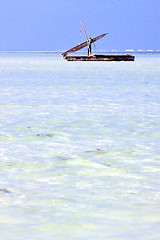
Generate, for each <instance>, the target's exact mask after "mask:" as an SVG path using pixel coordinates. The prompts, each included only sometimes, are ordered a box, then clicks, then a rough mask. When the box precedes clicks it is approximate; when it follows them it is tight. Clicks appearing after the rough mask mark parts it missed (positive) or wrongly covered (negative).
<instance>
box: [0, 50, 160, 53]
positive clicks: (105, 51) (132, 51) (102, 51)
mask: <svg viewBox="0 0 160 240" xmlns="http://www.w3.org/2000/svg"><path fill="white" fill-rule="evenodd" d="M63 52H64V51H59V50H58V51H0V53H18V54H21V53H28V54H30V53H33V54H34V53H36V54H57V53H58V54H61V53H63ZM79 52H80V53H87V51H79ZM94 53H141V54H142V53H144V54H146V53H147V54H152V53H154V54H155V53H160V50H124V51H116V50H111V51H107V50H100V51H94Z"/></svg>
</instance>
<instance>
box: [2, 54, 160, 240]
mask: <svg viewBox="0 0 160 240" xmlns="http://www.w3.org/2000/svg"><path fill="white" fill-rule="evenodd" d="M135 56H136V59H135V62H67V61H65V60H63V59H62V58H61V57H60V56H59V54H58V53H52V54H46V53H43V52H42V53H10V52H8V53H7V52H6V53H5V52H4V53H0V240H22V239H23V240H28V239H30V240H46V239H47V240H53V239H55V240H69V239H72V240H86V239H92V240H135V239H136V240H142V239H143V240H159V239H160V230H159V229H160V146H159V143H160V54H158V53H157V54H154V53H146V54H142V53H137V54H135Z"/></svg>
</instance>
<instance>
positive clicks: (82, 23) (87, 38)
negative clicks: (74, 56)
mask: <svg viewBox="0 0 160 240" xmlns="http://www.w3.org/2000/svg"><path fill="white" fill-rule="evenodd" d="M80 23H81V25H82V27H83V30H84V34H85V36H86V40H87V44H88V46H89V40H88V37H87V33H86V29H85V27H84V25H83V23H82V21H81V20H80Z"/></svg>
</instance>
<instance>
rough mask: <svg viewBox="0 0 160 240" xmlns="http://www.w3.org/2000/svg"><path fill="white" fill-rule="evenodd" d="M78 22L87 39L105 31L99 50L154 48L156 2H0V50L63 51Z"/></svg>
mask: <svg viewBox="0 0 160 240" xmlns="http://www.w3.org/2000/svg"><path fill="white" fill-rule="evenodd" d="M80 20H82V21H83V23H84V25H85V27H86V30H87V33H88V35H89V36H91V37H95V36H97V35H100V34H102V33H105V32H108V33H109V34H108V35H107V36H106V37H104V38H103V39H101V40H99V41H98V42H97V43H96V47H97V49H99V50H100V49H104V50H112V49H116V50H125V49H135V50H138V49H154V50H157V49H160V0H0V50H1V51H7V50H12V51H16V50H17V51H30V50H32V51H49V50H67V49H69V48H71V47H73V46H75V45H77V44H79V42H80ZM82 41H85V36H84V34H82Z"/></svg>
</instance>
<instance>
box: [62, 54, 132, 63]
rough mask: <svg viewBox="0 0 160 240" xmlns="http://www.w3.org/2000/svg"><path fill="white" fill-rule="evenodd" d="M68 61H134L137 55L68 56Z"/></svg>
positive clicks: (66, 58)
mask: <svg viewBox="0 0 160 240" xmlns="http://www.w3.org/2000/svg"><path fill="white" fill-rule="evenodd" d="M64 59H65V60H67V61H134V59H135V57H134V56H132V55H129V54H124V55H103V54H102V55H99V54H94V55H91V56H66V57H64Z"/></svg>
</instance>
